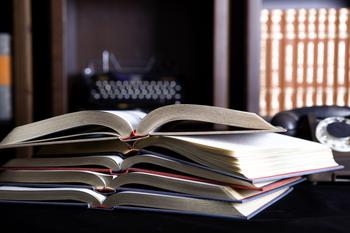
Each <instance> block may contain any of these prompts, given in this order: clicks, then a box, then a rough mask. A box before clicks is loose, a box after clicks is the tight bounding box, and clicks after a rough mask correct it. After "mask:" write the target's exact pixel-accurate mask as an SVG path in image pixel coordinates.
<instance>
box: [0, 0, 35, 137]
mask: <svg viewBox="0 0 350 233" xmlns="http://www.w3.org/2000/svg"><path fill="white" fill-rule="evenodd" d="M30 4H31V1H30V0H24V1H21V0H13V1H10V0H5V1H1V3H0V9H1V12H0V14H1V20H0V21H1V22H0V32H4V33H8V34H9V35H10V38H11V39H10V61H11V72H10V80H11V81H10V85H11V92H12V93H13V94H12V96H11V105H12V106H11V109H12V119H9V120H6V122H1V130H0V131H1V132H0V135H1V136H4V135H5V134H6V133H7V132H8V131H9V130H10V129H11V127H13V126H14V125H20V124H25V123H28V122H31V121H32V70H31V67H32V65H31V62H32V57H31V20H30V18H31V17H30V14H31V9H30Z"/></svg>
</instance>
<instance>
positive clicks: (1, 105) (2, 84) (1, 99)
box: [0, 33, 12, 121]
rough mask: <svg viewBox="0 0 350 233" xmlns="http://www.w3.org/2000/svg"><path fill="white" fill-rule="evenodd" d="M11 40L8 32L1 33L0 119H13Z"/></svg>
mask: <svg viewBox="0 0 350 233" xmlns="http://www.w3.org/2000/svg"><path fill="white" fill-rule="evenodd" d="M10 40H11V37H10V35H9V34H8V33H0V109H1V111H0V121H9V120H11V119H12V97H11V55H10Z"/></svg>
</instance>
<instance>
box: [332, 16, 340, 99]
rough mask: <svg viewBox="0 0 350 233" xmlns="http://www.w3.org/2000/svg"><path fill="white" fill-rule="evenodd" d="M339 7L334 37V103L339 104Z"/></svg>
mask: <svg viewBox="0 0 350 233" xmlns="http://www.w3.org/2000/svg"><path fill="white" fill-rule="evenodd" d="M339 12H340V11H339V9H337V10H336V14H335V38H334V62H333V65H334V66H333V67H334V68H333V71H334V77H333V104H334V105H336V104H337V97H338V64H339V62H338V57H339Z"/></svg>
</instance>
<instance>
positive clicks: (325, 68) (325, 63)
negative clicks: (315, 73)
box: [322, 10, 329, 105]
mask: <svg viewBox="0 0 350 233" xmlns="http://www.w3.org/2000/svg"><path fill="white" fill-rule="evenodd" d="M328 15H329V10H327V11H326V20H325V22H324V23H325V33H326V37H325V39H324V43H323V44H324V50H323V60H324V61H323V83H322V90H323V94H322V105H325V104H326V103H327V79H328V59H327V57H328V41H329V21H328Z"/></svg>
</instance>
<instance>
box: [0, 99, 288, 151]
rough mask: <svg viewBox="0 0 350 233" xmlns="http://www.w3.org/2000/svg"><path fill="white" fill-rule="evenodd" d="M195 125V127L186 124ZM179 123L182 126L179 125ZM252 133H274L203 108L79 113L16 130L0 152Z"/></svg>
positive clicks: (253, 121)
mask: <svg viewBox="0 0 350 233" xmlns="http://www.w3.org/2000/svg"><path fill="white" fill-rule="evenodd" d="M189 121H191V122H192V123H193V122H197V126H196V127H193V125H191V127H190V125H189V124H186V122H189ZM179 122H182V124H181V123H179ZM198 122H202V123H204V122H205V123H212V124H218V125H224V126H228V127H235V130H233V129H232V128H227V129H226V130H220V131H219V130H216V129H215V128H212V127H211V128H210V129H209V130H206V129H208V126H205V125H203V124H201V125H198ZM253 131H272V132H278V131H283V129H281V128H278V127H274V126H272V125H271V124H269V123H268V122H266V121H265V120H264V119H263V118H261V117H259V116H258V115H256V114H255V113H249V112H243V111H236V110H231V109H226V108H219V107H213V106H204V105H190V104H176V105H168V106H164V107H160V108H158V109H156V110H154V111H152V112H150V113H148V114H145V113H143V112H141V111H93V110H90V111H80V112H74V113H67V114H64V115H60V116H56V117H52V118H49V119H46V120H42V121H38V122H34V123H30V124H26V125H23V126H18V127H16V128H14V129H13V130H12V131H11V132H10V133H9V134H8V135H7V136H6V137H5V138H4V139H3V141H2V142H1V144H0V148H8V147H18V146H28V145H39V144H40V145H43V144H55V143H67V142H78V141H79V142H82V141H94V140H104V139H106V138H111V137H112V138H116V137H117V138H119V139H122V140H130V139H134V138H140V137H146V136H149V135H203V134H204V135H207V134H232V133H247V132H253Z"/></svg>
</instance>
